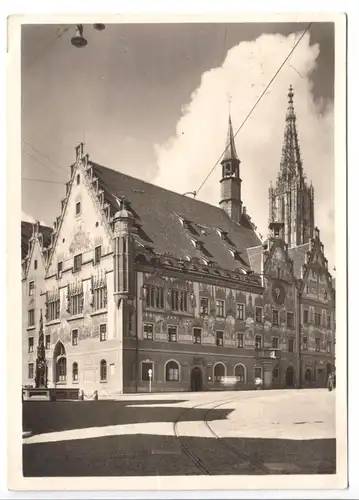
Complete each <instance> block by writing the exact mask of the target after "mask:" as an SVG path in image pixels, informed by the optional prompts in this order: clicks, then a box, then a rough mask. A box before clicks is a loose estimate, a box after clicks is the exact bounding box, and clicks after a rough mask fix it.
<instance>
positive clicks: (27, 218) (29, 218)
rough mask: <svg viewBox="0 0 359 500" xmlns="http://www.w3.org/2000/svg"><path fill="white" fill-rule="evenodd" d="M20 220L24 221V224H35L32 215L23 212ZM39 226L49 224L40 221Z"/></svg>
mask: <svg viewBox="0 0 359 500" xmlns="http://www.w3.org/2000/svg"><path fill="white" fill-rule="evenodd" d="M21 220H22V221H25V222H31V223H32V224H34V223H35V222H36V219H35V218H34V217H33V216H32V215H28V214H27V213H26V212H24V211H23V210H22V211H21ZM40 225H41V226H49V224H47V223H46V222H44V221H40Z"/></svg>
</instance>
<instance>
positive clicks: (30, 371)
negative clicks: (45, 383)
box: [27, 363, 34, 378]
mask: <svg viewBox="0 0 359 500" xmlns="http://www.w3.org/2000/svg"><path fill="white" fill-rule="evenodd" d="M27 378H34V363H29V365H28V371H27Z"/></svg>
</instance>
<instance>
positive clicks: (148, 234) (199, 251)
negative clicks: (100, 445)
mask: <svg viewBox="0 0 359 500" xmlns="http://www.w3.org/2000/svg"><path fill="white" fill-rule="evenodd" d="M89 166H91V167H92V176H93V177H96V178H98V187H99V189H103V190H104V196H105V200H106V202H107V203H109V204H110V214H111V216H114V214H115V213H116V212H117V211H118V210H119V199H121V198H122V197H124V198H125V199H127V200H128V201H129V202H130V206H131V210H132V212H133V215H134V218H135V224H136V225H137V226H138V228H139V230H138V233H137V235H136V239H137V240H138V241H140V243H142V244H143V246H146V247H150V248H152V250H153V251H154V252H155V253H156V254H169V255H172V256H173V257H175V258H180V259H184V258H186V257H187V258H188V257H190V258H202V259H206V260H207V261H208V262H213V263H214V264H215V265H216V266H218V267H219V268H222V269H226V270H230V271H232V270H234V269H242V270H244V271H245V270H250V262H249V259H248V255H247V248H251V247H254V246H257V245H258V244H260V240H259V238H258V236H257V234H256V232H255V230H254V227H253V224H252V222H251V221H250V217H249V216H248V215H247V214H243V215H242V217H241V221H240V224H238V223H236V222H234V221H233V220H231V219H230V218H229V217H228V215H227V214H226V213H225V211H224V210H222V209H221V208H220V207H216V206H213V205H210V204H208V203H204V202H202V201H198V200H195V199H193V198H189V197H187V196H183V195H181V194H178V193H175V192H173V191H169V190H167V189H164V188H161V187H159V186H155V185H154V184H150V183H148V182H144V181H143V180H141V179H137V178H134V177H131V176H129V175H125V174H123V173H121V172H118V171H115V170H112V169H110V168H107V167H104V166H102V165H98V164H97V163H94V162H92V161H90V162H89Z"/></svg>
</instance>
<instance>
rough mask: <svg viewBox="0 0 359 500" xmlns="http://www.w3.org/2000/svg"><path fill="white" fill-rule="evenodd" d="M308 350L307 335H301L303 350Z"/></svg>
mask: <svg viewBox="0 0 359 500" xmlns="http://www.w3.org/2000/svg"><path fill="white" fill-rule="evenodd" d="M307 350H308V337H303V351H307Z"/></svg>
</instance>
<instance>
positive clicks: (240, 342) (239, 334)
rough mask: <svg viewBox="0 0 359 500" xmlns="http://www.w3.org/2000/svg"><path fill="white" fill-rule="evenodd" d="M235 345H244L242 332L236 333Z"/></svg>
mask: <svg viewBox="0 0 359 500" xmlns="http://www.w3.org/2000/svg"><path fill="white" fill-rule="evenodd" d="M237 347H244V334H243V333H237Z"/></svg>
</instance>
